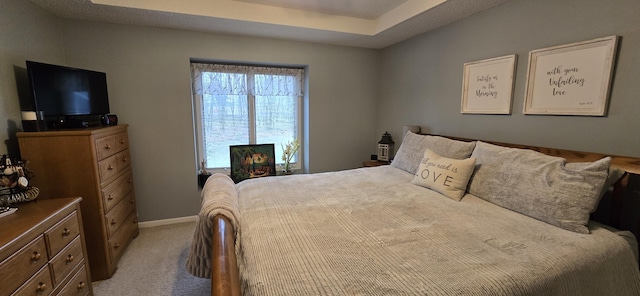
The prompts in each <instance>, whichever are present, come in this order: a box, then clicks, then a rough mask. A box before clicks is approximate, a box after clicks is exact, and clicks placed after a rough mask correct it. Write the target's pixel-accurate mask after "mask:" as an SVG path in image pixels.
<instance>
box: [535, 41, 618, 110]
mask: <svg viewBox="0 0 640 296" xmlns="http://www.w3.org/2000/svg"><path fill="white" fill-rule="evenodd" d="M617 40H618V37H617V36H615V35H614V36H609V37H604V38H598V39H593V40H589V41H583V42H577V43H572V44H566V45H560V46H554V47H548V48H543V49H537V50H533V51H531V52H529V70H528V74H527V86H526V93H525V102H524V108H523V109H524V110H523V113H524V114H547V115H585V116H605V115H606V112H607V105H608V100H609V86H610V85H611V78H612V73H613V65H614V61H615V53H616V47H617Z"/></svg>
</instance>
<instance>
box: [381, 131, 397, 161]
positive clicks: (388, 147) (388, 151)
mask: <svg viewBox="0 0 640 296" xmlns="http://www.w3.org/2000/svg"><path fill="white" fill-rule="evenodd" d="M392 154H393V140H391V135H390V134H389V132H384V134H383V135H382V139H380V141H379V142H378V160H379V161H389V160H391V159H392V158H393V155H392Z"/></svg>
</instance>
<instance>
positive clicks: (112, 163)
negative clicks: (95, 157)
mask: <svg viewBox="0 0 640 296" xmlns="http://www.w3.org/2000/svg"><path fill="white" fill-rule="evenodd" d="M117 173H118V158H117V157H116V156H115V155H112V156H109V157H107V158H105V159H103V160H101V161H100V162H98V174H99V175H100V182H101V183H102V182H105V181H107V180H109V179H111V178H113V176H115V175H116V174H117Z"/></svg>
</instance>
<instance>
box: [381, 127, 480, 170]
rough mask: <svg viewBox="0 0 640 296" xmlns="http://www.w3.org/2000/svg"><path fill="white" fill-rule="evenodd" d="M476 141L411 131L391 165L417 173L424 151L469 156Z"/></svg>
mask: <svg viewBox="0 0 640 296" xmlns="http://www.w3.org/2000/svg"><path fill="white" fill-rule="evenodd" d="M475 146H476V143H475V142H463V141H457V140H452V139H448V138H445V137H439V136H431V135H418V134H414V133H412V132H411V131H408V132H407V134H406V135H405V136H404V138H403V139H402V144H401V145H400V148H398V152H397V153H396V156H395V157H394V159H393V162H391V166H392V167H395V168H398V169H401V170H404V171H407V172H409V173H412V174H415V173H416V171H417V170H418V165H420V161H421V160H422V157H423V156H424V151H425V150H427V149H431V151H433V152H435V153H437V154H439V155H441V156H444V157H447V158H453V159H465V158H469V156H470V155H471V152H473V147H475Z"/></svg>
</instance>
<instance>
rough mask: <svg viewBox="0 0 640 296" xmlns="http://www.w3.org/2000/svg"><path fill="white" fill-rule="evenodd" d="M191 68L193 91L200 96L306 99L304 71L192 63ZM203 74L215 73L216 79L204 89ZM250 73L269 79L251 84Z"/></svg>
mask: <svg viewBox="0 0 640 296" xmlns="http://www.w3.org/2000/svg"><path fill="white" fill-rule="evenodd" d="M191 68H192V71H193V73H194V76H195V77H194V81H193V88H194V90H193V91H194V93H196V94H198V95H205V94H208V95H251V96H298V97H301V96H303V90H302V87H301V86H302V85H304V83H303V79H304V70H303V69H299V68H275V67H256V66H242V65H225V64H204V63H192V64H191ZM203 73H214V74H213V75H215V78H216V79H212V80H211V82H210V83H207V85H206V86H203V83H202V82H203V79H202V75H203ZM247 73H248V74H265V75H262V77H263V79H258V80H256V83H249V81H248V80H247V79H245V75H244V74H247ZM250 76H251V75H250ZM291 79H295V80H294V81H293V82H295V83H291Z"/></svg>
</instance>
